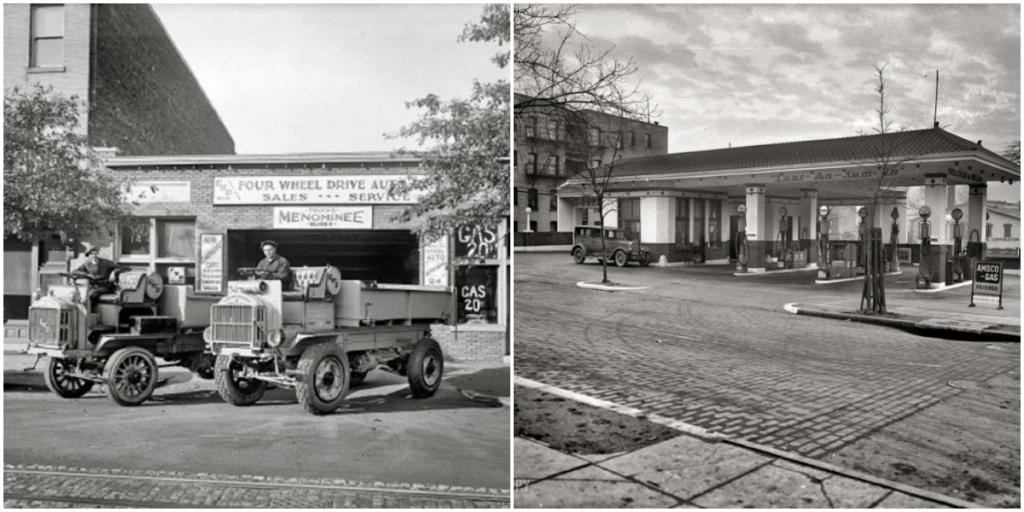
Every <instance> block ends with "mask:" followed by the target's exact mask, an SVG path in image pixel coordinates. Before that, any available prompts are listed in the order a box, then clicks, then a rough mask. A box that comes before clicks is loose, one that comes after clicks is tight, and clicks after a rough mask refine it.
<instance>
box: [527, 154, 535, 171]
mask: <svg viewBox="0 0 1024 512" xmlns="http://www.w3.org/2000/svg"><path fill="white" fill-rule="evenodd" d="M526 173H527V174H537V153H527V154H526Z"/></svg>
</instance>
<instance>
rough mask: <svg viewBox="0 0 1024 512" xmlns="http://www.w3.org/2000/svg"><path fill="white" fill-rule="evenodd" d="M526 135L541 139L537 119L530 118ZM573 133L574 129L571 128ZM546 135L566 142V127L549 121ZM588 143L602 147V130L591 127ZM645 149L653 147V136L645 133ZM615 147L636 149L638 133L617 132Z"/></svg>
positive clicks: (525, 128) (525, 130)
mask: <svg viewBox="0 0 1024 512" xmlns="http://www.w3.org/2000/svg"><path fill="white" fill-rule="evenodd" d="M523 130H524V132H525V135H526V136H527V137H529V138H541V136H540V132H539V131H538V126H537V118H536V117H528V118H527V119H526V123H525V124H524V128H523ZM570 131H572V128H570ZM545 135H546V137H545V138H547V139H548V140H557V141H561V140H565V127H564V126H563V124H562V123H561V122H559V121H556V120H549V121H548V123H547V127H546V130H545ZM587 135H588V137H587V142H588V143H590V144H594V145H600V143H601V141H602V140H604V139H602V137H601V135H602V131H601V129H600V128H593V127H591V128H590V129H589V132H588V134H587ZM643 136H644V146H643V147H644V148H647V149H650V147H651V134H650V133H644V134H643ZM615 145H616V147H618V148H619V149H623V148H625V147H626V146H627V145H628V146H629V147H631V148H635V147H636V132H635V131H632V130H630V131H628V132H616V138H615Z"/></svg>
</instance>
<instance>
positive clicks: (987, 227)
mask: <svg viewBox="0 0 1024 512" xmlns="http://www.w3.org/2000/svg"><path fill="white" fill-rule="evenodd" d="M985 238H986V239H988V238H992V224H985Z"/></svg>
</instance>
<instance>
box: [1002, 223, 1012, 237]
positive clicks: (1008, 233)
mask: <svg viewBox="0 0 1024 512" xmlns="http://www.w3.org/2000/svg"><path fill="white" fill-rule="evenodd" d="M1012 236H1013V224H1003V238H1011V237H1012Z"/></svg>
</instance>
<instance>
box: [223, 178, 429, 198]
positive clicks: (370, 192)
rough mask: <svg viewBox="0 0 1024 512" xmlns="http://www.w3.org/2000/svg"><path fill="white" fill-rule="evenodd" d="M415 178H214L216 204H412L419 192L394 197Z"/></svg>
mask: <svg viewBox="0 0 1024 512" xmlns="http://www.w3.org/2000/svg"><path fill="white" fill-rule="evenodd" d="M414 179H416V177H412V176H394V175H390V176H238V177H235V176H232V177H224V178H214V181H213V204H225V205H226V204H411V203H415V202H416V201H417V200H419V197H420V195H421V194H422V193H421V192H420V191H414V192H413V193H411V194H403V195H393V194H391V185H393V184H394V183H396V182H402V181H410V180H414Z"/></svg>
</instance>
